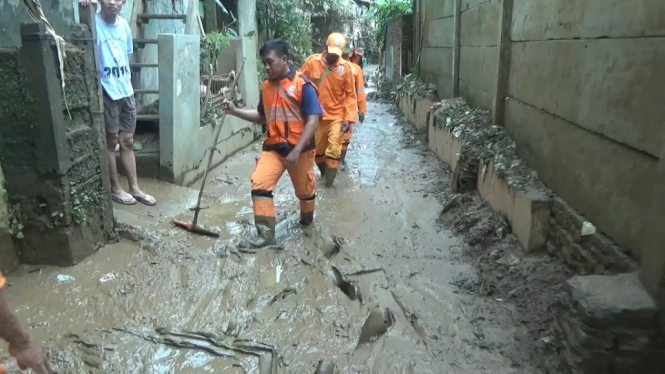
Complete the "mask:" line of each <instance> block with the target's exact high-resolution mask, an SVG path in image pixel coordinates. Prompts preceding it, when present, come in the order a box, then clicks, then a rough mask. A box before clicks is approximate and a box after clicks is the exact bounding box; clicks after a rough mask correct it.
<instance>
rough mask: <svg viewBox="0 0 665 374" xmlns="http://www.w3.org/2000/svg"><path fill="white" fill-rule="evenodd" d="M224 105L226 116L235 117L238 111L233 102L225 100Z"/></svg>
mask: <svg viewBox="0 0 665 374" xmlns="http://www.w3.org/2000/svg"><path fill="white" fill-rule="evenodd" d="M222 105H223V106H224V111H225V112H226V114H230V115H234V114H235V113H236V111H237V110H238V108H237V107H236V105H235V104H234V103H233V101H231V100H228V99H224V101H222Z"/></svg>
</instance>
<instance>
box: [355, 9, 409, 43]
mask: <svg viewBox="0 0 665 374" xmlns="http://www.w3.org/2000/svg"><path fill="white" fill-rule="evenodd" d="M411 13H413V1H412V0H377V1H376V2H374V3H373V4H372V6H371V7H370V8H369V11H368V12H367V13H365V20H366V22H367V23H374V24H375V25H376V33H375V34H374V36H375V45H376V46H377V47H378V49H379V50H381V49H383V40H384V36H385V33H386V27H387V26H388V20H390V19H391V18H393V17H396V16H403V15H406V14H411Z"/></svg>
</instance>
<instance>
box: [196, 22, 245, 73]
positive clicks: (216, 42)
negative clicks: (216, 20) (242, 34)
mask: <svg viewBox="0 0 665 374" xmlns="http://www.w3.org/2000/svg"><path fill="white" fill-rule="evenodd" d="M237 37H238V33H237V32H236V30H234V29H232V28H231V27H226V28H225V29H224V30H223V31H213V32H209V33H208V34H206V36H205V38H201V71H207V70H208V65H212V67H213V70H214V69H215V66H217V59H218V58H219V54H220V53H221V52H222V51H223V50H224V48H226V47H228V46H229V45H230V44H231V39H234V38H237Z"/></svg>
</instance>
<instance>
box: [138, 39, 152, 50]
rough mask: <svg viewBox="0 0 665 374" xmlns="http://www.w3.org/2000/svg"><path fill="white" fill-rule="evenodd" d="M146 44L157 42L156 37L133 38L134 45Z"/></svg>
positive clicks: (142, 46) (141, 46) (141, 45)
mask: <svg viewBox="0 0 665 374" xmlns="http://www.w3.org/2000/svg"><path fill="white" fill-rule="evenodd" d="M146 44H157V39H134V45H135V46H137V47H139V48H144V47H145V45H146Z"/></svg>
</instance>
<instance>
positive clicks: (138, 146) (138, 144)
mask: <svg viewBox="0 0 665 374" xmlns="http://www.w3.org/2000/svg"><path fill="white" fill-rule="evenodd" d="M132 148H134V152H140V151H142V150H143V148H144V146H143V143H141V142H139V141H136V140H135V141H134V145H133V147H132Z"/></svg>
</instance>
